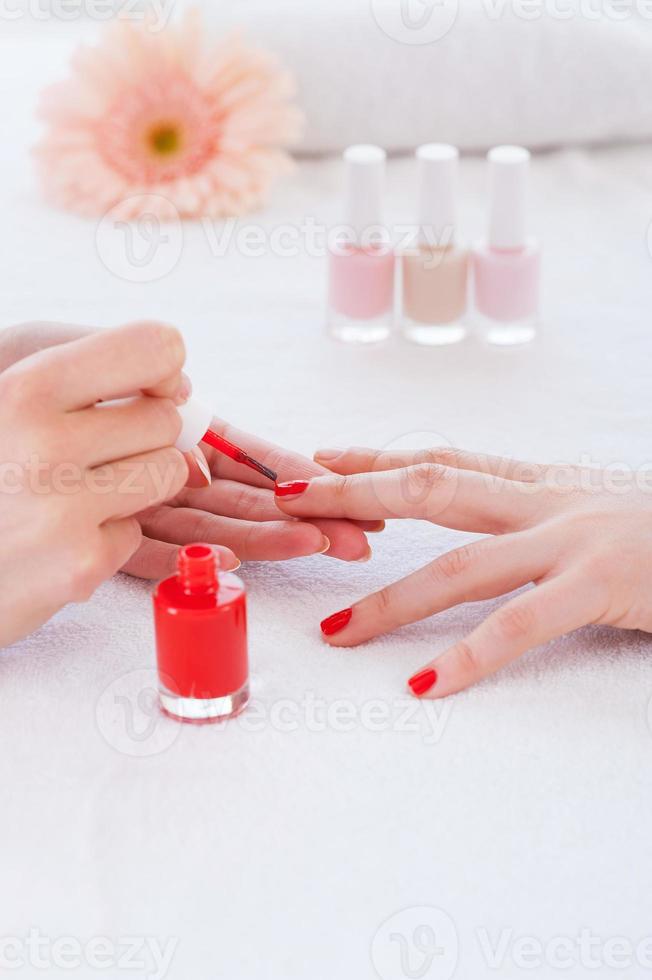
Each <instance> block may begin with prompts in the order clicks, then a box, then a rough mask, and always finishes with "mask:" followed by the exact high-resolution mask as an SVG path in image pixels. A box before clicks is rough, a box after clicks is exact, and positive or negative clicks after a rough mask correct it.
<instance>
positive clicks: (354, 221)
mask: <svg viewBox="0 0 652 980" xmlns="http://www.w3.org/2000/svg"><path fill="white" fill-rule="evenodd" d="M386 159H387V154H386V153H385V151H384V150H383V149H382V147H380V146H373V145H372V144H366V143H365V144H360V145H358V146H350V147H349V148H348V150H345V152H344V161H345V163H346V205H345V206H346V212H345V216H344V221H345V224H347V225H350V226H351V227H352V228H353V232H354V236H355V239H354V240H355V241H356V242H357V243H360V242H361V240H362V238H363V236H364V234H365V232H367V233H368V229H370V228H378V226H379V225H382V220H383V191H384V188H385V161H386ZM376 235H377V233H376ZM374 237H376V236H374ZM365 244H366V243H365Z"/></svg>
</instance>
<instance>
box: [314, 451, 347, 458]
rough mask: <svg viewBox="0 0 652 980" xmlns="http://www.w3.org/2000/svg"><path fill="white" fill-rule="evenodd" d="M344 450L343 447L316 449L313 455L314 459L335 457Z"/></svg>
mask: <svg viewBox="0 0 652 980" xmlns="http://www.w3.org/2000/svg"><path fill="white" fill-rule="evenodd" d="M344 452H346V450H345V449H318V450H317V452H316V453H315V455H314V457H313V458H314V459H328V460H331V459H337V457H338V456H341V455H342V453H344Z"/></svg>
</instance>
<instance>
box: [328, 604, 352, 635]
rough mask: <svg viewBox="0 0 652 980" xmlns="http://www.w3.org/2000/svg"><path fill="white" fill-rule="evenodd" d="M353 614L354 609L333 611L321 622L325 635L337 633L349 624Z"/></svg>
mask: <svg viewBox="0 0 652 980" xmlns="http://www.w3.org/2000/svg"><path fill="white" fill-rule="evenodd" d="M352 615H353V610H352V609H342V610H340V612H336V613H333V615H332V616H329V617H328V619H325V620H324V621H323V623H322V624H321V631H322V633H323V634H324V636H333V635H334V634H335V633H339V631H340V630H343V629H344V627H345V626H348V625H349V623H350V622H351V616H352Z"/></svg>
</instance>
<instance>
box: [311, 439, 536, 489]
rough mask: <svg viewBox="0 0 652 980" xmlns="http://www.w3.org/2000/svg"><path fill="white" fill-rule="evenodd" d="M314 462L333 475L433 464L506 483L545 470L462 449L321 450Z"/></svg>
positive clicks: (528, 480) (528, 478) (531, 478)
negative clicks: (486, 475) (481, 474)
mask: <svg viewBox="0 0 652 980" xmlns="http://www.w3.org/2000/svg"><path fill="white" fill-rule="evenodd" d="M315 462H316V463H319V464H320V465H321V466H324V467H326V469H328V470H330V471H331V472H333V473H340V474H341V475H342V476H348V475H350V474H352V473H373V472H378V471H380V470H397V469H402V468H403V467H405V466H413V465H415V464H417V463H434V464H436V465H439V466H450V467H452V468H454V469H458V470H474V471H476V472H477V473H489V474H491V475H493V476H499V477H501V478H502V479H503V480H518V481H520V482H523V483H534V482H535V481H536V480H538V479H541V477H542V476H543V475H544V473H545V469H546V467H544V466H541V465H539V464H538V463H525V462H522V461H520V460H516V459H507V458H506V457H502V456H489V455H486V454H480V453H469V452H466V451H465V450H462V449H452V448H450V447H446V446H442V447H440V448H434V449H414V450H412V449H410V450H402V449H401V450H394V449H390V450H385V449H361V448H358V447H354V448H351V449H318V450H317V452H316V453H315Z"/></svg>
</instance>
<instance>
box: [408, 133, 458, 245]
mask: <svg viewBox="0 0 652 980" xmlns="http://www.w3.org/2000/svg"><path fill="white" fill-rule="evenodd" d="M416 155H417V160H418V164H419V228H420V230H421V234H422V236H423V237H424V238H425V240H426V242H427V243H428V244H429V245H450V244H452V242H453V241H454V238H455V224H456V220H457V176H458V169H459V156H460V155H459V152H458V150H457V148H456V147H455V146H450V145H449V144H448V143H426V144H425V145H424V146H420V147H419V148H418V150H417V154H416Z"/></svg>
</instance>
